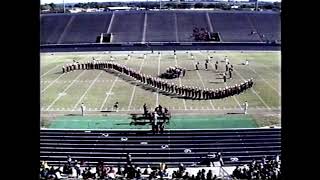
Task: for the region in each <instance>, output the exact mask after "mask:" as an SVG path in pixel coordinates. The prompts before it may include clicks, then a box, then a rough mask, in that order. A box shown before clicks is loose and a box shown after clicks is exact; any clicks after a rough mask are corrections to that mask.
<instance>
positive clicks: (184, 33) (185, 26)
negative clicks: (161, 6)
mask: <svg viewBox="0 0 320 180" xmlns="http://www.w3.org/2000/svg"><path fill="white" fill-rule="evenodd" d="M176 14H177V22H178V23H177V24H178V35H179V41H180V42H190V41H195V40H194V38H192V37H190V36H191V35H192V30H193V28H195V27H197V28H199V29H200V28H205V29H207V31H209V25H208V22H207V19H206V13H205V12H177V13H176Z"/></svg>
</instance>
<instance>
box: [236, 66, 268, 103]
mask: <svg viewBox="0 0 320 180" xmlns="http://www.w3.org/2000/svg"><path fill="white" fill-rule="evenodd" d="M234 72H236V73H237V74H238V76H239V77H240V78H241V79H242V80H243V81H246V79H244V78H243V77H242V76H241V74H240V73H239V72H238V71H237V70H236V69H234ZM250 90H251V91H252V92H253V93H254V94H255V95H257V97H258V98H259V99H260V101H261V102H262V103H263V105H264V106H265V107H267V108H268V109H271V108H270V107H269V106H268V105H267V103H266V102H264V100H263V99H262V98H261V96H260V95H259V94H258V93H257V92H256V91H255V90H254V89H253V87H251V88H250Z"/></svg>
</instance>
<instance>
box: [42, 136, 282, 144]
mask: <svg viewBox="0 0 320 180" xmlns="http://www.w3.org/2000/svg"><path fill="white" fill-rule="evenodd" d="M169 140H170V141H169ZM145 141H146V140H143V139H141V140H130V141H127V143H126V144H141V142H145ZM259 141H265V142H274V141H281V137H278V138H266V139H262V138H261V139H239V138H237V139H235V138H234V139H218V140H212V139H200V140H197V141H195V140H190V139H180V140H172V139H167V140H152V141H150V142H148V143H149V144H163V143H168V142H170V143H171V144H184V143H187V142H188V143H193V144H194V143H196V144H207V143H210V142H221V143H223V142H225V143H227V142H243V143H246V142H259ZM40 142H42V143H62V142H63V143H70V144H80V143H81V144H106V143H110V144H124V142H122V141H121V140H120V139H119V140H66V139H41V138H40ZM129 142H130V143H129Z"/></svg>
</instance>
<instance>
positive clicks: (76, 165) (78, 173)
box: [74, 160, 81, 178]
mask: <svg viewBox="0 0 320 180" xmlns="http://www.w3.org/2000/svg"><path fill="white" fill-rule="evenodd" d="M74 162H75V165H74V168H75V170H76V172H77V178H78V177H79V176H80V175H81V169H80V164H79V163H78V161H77V160H75V161H74Z"/></svg>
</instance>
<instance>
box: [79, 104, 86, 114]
mask: <svg viewBox="0 0 320 180" xmlns="http://www.w3.org/2000/svg"><path fill="white" fill-rule="evenodd" d="M80 108H81V115H82V116H84V111H85V110H86V106H85V105H84V104H83V103H81V106H80Z"/></svg>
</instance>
